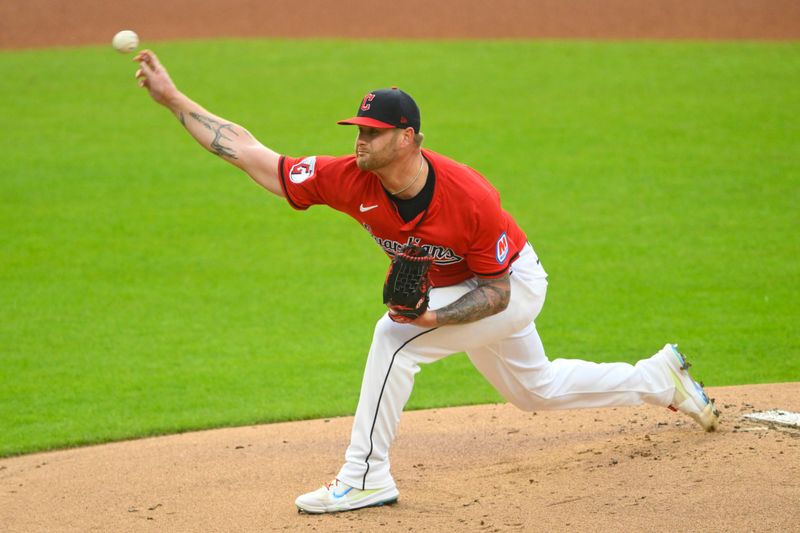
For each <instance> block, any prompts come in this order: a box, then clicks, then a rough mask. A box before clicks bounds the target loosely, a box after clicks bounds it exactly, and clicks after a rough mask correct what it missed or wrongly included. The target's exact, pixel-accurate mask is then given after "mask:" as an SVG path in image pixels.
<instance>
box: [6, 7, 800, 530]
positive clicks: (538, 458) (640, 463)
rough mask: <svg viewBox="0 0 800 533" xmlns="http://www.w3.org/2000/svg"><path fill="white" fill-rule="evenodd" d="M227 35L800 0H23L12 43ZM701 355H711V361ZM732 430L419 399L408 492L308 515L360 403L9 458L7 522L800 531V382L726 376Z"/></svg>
mask: <svg viewBox="0 0 800 533" xmlns="http://www.w3.org/2000/svg"><path fill="white" fill-rule="evenodd" d="M123 28H130V29H134V30H136V31H138V32H139V34H140V35H141V36H142V37H143V38H144V39H145V41H154V40H162V39H175V38H201V37H203V38H205V37H217V36H229V37H240V36H247V37H291V38H301V37H313V36H328V37H356V38H373V37H390V38H486V37H499V38H504V37H510V38H612V39H632V38H655V39H658V38H691V39H797V38H798V37H800V3H798V2H796V1H795V0H763V1H758V0H603V1H595V0H573V1H559V0H528V1H522V0H495V1H492V2H487V1H485V0H441V1H431V0H425V1H423V0H406V1H405V2H403V4H402V6H401V7H400V8H398V5H397V4H391V3H388V4H387V3H382V4H380V3H379V4H369V3H366V4H365V3H363V2H356V1H354V0H334V1H325V0H307V1H297V0H294V1H289V0H272V1H263V2H259V1H256V0H231V1H229V2H226V3H222V4H220V3H212V2H207V1H205V0H192V1H189V0H176V1H174V2H163V1H161V0H158V1H156V0H141V1H136V2H126V3H122V2H107V1H105V0H71V1H69V2H59V1H57V0H5V1H3V2H2V3H0V48H32V47H41V46H63V45H82V44H98V43H107V42H109V41H110V39H111V36H112V35H113V34H114V33H115V32H116V31H118V30H120V29H123ZM700 364H702V361H700ZM710 392H711V395H712V396H716V398H717V404H718V405H719V406H720V408H721V409H722V411H723V419H722V427H721V431H720V432H718V433H715V434H707V433H704V432H702V431H701V430H700V429H699V428H698V427H697V426H695V425H694V423H693V422H692V421H691V420H689V419H688V418H685V417H683V416H682V415H678V414H675V413H672V412H670V411H667V410H665V409H659V408H655V407H652V406H644V407H640V408H618V409H604V410H581V411H555V412H536V413H525V412H522V411H519V410H517V409H515V408H514V407H511V406H509V405H489V406H480V407H460V408H451V409H436V410H431V411H416V412H409V413H406V414H405V415H404V419H403V423H402V424H401V428H400V434H399V437H398V439H397V441H396V444H395V446H394V447H393V456H392V457H393V472H394V475H395V477H396V479H397V481H398V485H399V488H400V492H401V494H400V500H399V502H398V503H397V504H395V505H393V506H390V507H384V508H375V509H365V510H361V511H358V512H353V513H343V514H338V515H329V516H308V515H302V514H298V513H297V512H296V510H295V508H294V505H293V502H294V499H295V497H296V496H297V495H298V494H300V493H303V492H306V491H309V490H312V489H314V488H316V487H317V486H319V485H320V484H321V483H322V482H324V481H328V480H330V479H331V478H332V477H333V476H334V475H335V473H336V471H337V470H338V467H339V465H340V463H341V461H342V459H343V454H344V450H345V447H346V445H347V441H348V438H349V434H350V426H351V423H352V418H349V417H347V418H335V419H329V420H317V421H310V422H292V423H284V424H272V425H264V426H256V427H244V428H235V429H222V430H214V431H204V432H196V433H185V434H181V435H174V436H167V437H159V438H151V439H143V440H137V441H129V442H120V443H114V444H108V445H103V446H93V447H87V448H81V449H71V450H62V451H55V452H50V453H44V454H32V455H27V456H22V457H15V458H7V459H2V460H0V529H2V530H3V531H8V532H30V531H81V532H83V531H295V530H299V531H370V530H372V531H374V530H378V529H380V530H384V531H446V530H451V531H452V530H458V531H716V532H719V531H748V532H749V531H797V530H800V510H798V502H800V431H797V430H793V429H787V428H780V427H776V426H773V427H767V426H763V425H756V424H753V423H749V422H746V421H744V420H743V419H742V418H741V417H742V415H743V414H746V413H750V412H753V411H763V410H768V409H783V410H789V411H795V412H798V411H800V383H789V384H777V385H757V386H742V387H723V388H712V389H711V390H710Z"/></svg>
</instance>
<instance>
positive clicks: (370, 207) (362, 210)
mask: <svg viewBox="0 0 800 533" xmlns="http://www.w3.org/2000/svg"><path fill="white" fill-rule="evenodd" d="M376 207H378V204H375V205H368V206H366V207H365V206H364V204H361V205H359V206H358V210H359V211H361V212H362V213H366V212H367V211H371V210H372V209H375V208H376Z"/></svg>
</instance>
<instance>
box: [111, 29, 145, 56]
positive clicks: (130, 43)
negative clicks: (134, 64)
mask: <svg viewBox="0 0 800 533" xmlns="http://www.w3.org/2000/svg"><path fill="white" fill-rule="evenodd" d="M111 46H113V47H114V50H116V51H117V52H119V53H120V54H129V53H131V52H133V51H134V50H136V47H137V46H139V36H138V35H136V32H135V31H131V30H122V31H121V32H118V33H117V34H116V35H115V36H114V38H113V39H111Z"/></svg>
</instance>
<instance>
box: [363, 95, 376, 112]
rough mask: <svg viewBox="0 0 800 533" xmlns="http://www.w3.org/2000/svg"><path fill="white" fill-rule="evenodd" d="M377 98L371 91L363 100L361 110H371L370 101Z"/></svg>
mask: <svg viewBox="0 0 800 533" xmlns="http://www.w3.org/2000/svg"><path fill="white" fill-rule="evenodd" d="M374 99H375V95H374V94H373V93H369V94H368V95H367V96H365V97H364V99H363V100H361V111H369V108H370V104H369V103H370V102H371V101H372V100H374Z"/></svg>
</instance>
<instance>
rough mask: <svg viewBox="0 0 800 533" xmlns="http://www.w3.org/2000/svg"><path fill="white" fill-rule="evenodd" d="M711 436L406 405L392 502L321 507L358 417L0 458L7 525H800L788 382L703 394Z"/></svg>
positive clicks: (582, 415)
mask: <svg viewBox="0 0 800 533" xmlns="http://www.w3.org/2000/svg"><path fill="white" fill-rule="evenodd" d="M710 392H711V394H712V395H714V396H716V398H717V402H718V405H719V406H720V407H721V409H722V410H723V416H724V418H723V423H722V427H721V430H720V431H719V432H718V433H713V434H710V433H705V432H703V431H702V430H701V429H699V427H698V426H696V425H695V424H694V422H693V421H691V419H688V418H686V417H684V416H682V415H679V414H676V413H673V412H671V411H669V410H667V409H663V408H656V407H652V406H643V407H638V408H617V409H598V410H581V411H549V412H536V413H525V412H522V411H519V410H517V409H516V408H514V407H511V406H509V405H489V406H481V407H457V408H449V409H436V410H430V411H413V412H408V413H405V415H404V419H403V422H402V424H401V428H400V433H399V436H398V438H397V441H396V443H395V446H394V447H393V460H392V464H393V468H392V470H393V472H394V475H395V477H396V479H397V482H398V486H399V488H400V499H399V501H398V503H397V504H395V505H392V506H388V507H380V508H372V509H363V510H360V511H356V512H350V513H341V514H336V515H326V516H309V515H305V514H299V513H297V512H296V510H295V507H294V499H295V498H296V497H297V496H298V495H299V494H301V493H303V492H306V491H308V490H312V489H314V488H316V487H317V486H319V485H321V484H322V482H323V481H328V480H330V479H332V478H333V477H334V475H335V474H336V472H337V471H338V467H339V466H340V462H341V461H342V459H343V454H344V450H345V447H346V446H347V442H348V438H349V435H350V426H351V424H352V418H350V417H347V418H334V419H329V420H316V421H310V422H291V423H283V424H271V425H264V426H255V427H244V428H235V429H223V430H214V431H204V432H198V433H185V434H182V435H173V436H167V437H158V438H151V439H143V440H138V441H129V442H120V443H114V444H108V445H103V446H94V447H88V448H79V449H72V450H63V451H57V452H51V453H44V454H35V455H28V456H23V457H16V458H10V459H4V460H2V461H0V523H2V524H3V530H4V531H297V530H299V531H376V530H379V529H380V530H381V531H570V532H571V531H664V532H666V531H669V532H673V531H704V532H707V531H715V532H719V531H748V532H752V531H782V532H785V531H797V529H798V524H800V515H798V508H797V502H798V501H800V431H797V430H781V429H777V428H768V427H765V426H759V425H755V424H750V423H746V422H744V421H743V420H741V415H742V414H745V413H750V412H752V411H754V410H767V409H773V408H776V407H779V408H783V409H789V410H793V411H795V412H798V411H800V384H798V383H794V384H781V385H759V386H747V387H724V388H716V389H711V391H710Z"/></svg>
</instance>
